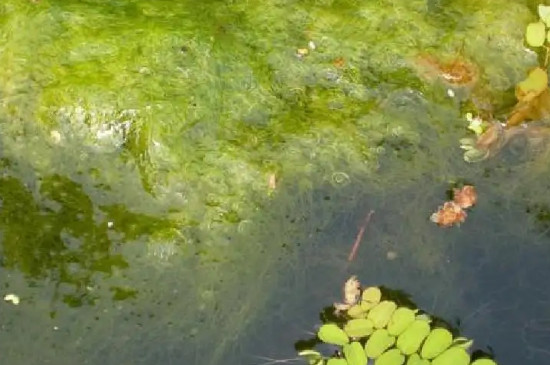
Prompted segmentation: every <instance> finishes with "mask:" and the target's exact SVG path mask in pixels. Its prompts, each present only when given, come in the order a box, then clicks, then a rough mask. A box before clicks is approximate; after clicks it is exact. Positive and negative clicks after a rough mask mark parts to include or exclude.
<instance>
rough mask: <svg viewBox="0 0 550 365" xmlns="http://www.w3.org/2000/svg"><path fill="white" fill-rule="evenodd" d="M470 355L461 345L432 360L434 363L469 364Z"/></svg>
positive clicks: (437, 364)
mask: <svg viewBox="0 0 550 365" xmlns="http://www.w3.org/2000/svg"><path fill="white" fill-rule="evenodd" d="M469 363H470V355H468V353H467V352H466V350H464V349H463V348H461V347H451V348H450V349H448V350H446V351H445V352H443V353H442V354H441V355H439V356H438V357H436V358H435V359H433V360H432V365H468V364H469Z"/></svg>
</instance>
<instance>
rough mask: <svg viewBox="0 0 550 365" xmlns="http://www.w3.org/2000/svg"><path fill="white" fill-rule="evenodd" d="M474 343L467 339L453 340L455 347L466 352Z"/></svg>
mask: <svg viewBox="0 0 550 365" xmlns="http://www.w3.org/2000/svg"><path fill="white" fill-rule="evenodd" d="M473 343H474V341H473V340H469V339H467V338H466V337H457V338H455V339H454V340H453V347H461V348H463V349H464V350H468V349H469V348H470V347H471V346H472V345H473Z"/></svg>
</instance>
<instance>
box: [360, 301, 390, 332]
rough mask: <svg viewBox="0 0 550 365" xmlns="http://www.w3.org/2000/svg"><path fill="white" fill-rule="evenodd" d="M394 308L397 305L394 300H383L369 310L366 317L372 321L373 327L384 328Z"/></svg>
mask: <svg viewBox="0 0 550 365" xmlns="http://www.w3.org/2000/svg"><path fill="white" fill-rule="evenodd" d="M396 308H397V305H396V304H395V303H394V302H390V301H389V300H384V301H383V302H380V303H378V305H377V306H376V307H374V308H372V309H371V310H370V312H369V314H368V315H367V318H368V319H370V320H371V321H372V322H373V323H374V328H384V327H386V325H387V324H388V322H389V321H390V318H391V316H392V314H393V312H394V311H395V309H396Z"/></svg>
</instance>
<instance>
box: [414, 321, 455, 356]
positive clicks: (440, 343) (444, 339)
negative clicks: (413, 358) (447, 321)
mask: <svg viewBox="0 0 550 365" xmlns="http://www.w3.org/2000/svg"><path fill="white" fill-rule="evenodd" d="M452 343H453V335H452V334H451V332H449V331H448V330H446V329H445V328H436V329H434V330H432V332H430V334H429V335H428V337H427V338H426V342H424V345H423V346H422V351H421V353H420V355H421V356H422V357H423V358H424V359H433V358H434V357H436V356H437V355H439V354H440V353H442V352H443V351H445V350H446V349H448V348H449V346H451V344H452Z"/></svg>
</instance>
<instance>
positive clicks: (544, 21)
mask: <svg viewBox="0 0 550 365" xmlns="http://www.w3.org/2000/svg"><path fill="white" fill-rule="evenodd" d="M538 13H539V20H538V21H537V22H533V23H529V24H528V25H527V29H526V31H525V40H526V41H527V44H528V45H529V46H531V47H542V46H544V45H545V44H547V43H548V42H550V32H549V31H548V27H549V26H550V6H546V5H542V4H541V5H539V7H538Z"/></svg>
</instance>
